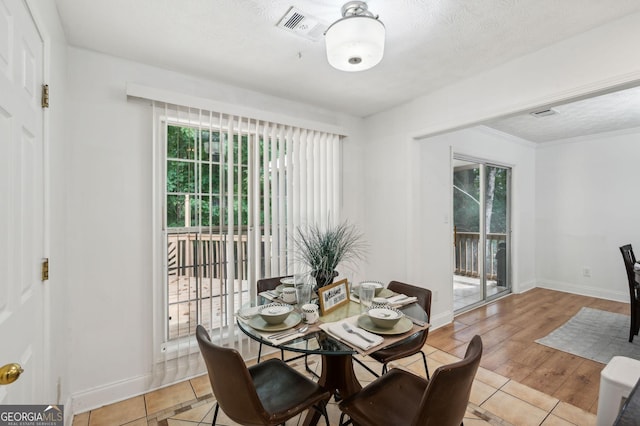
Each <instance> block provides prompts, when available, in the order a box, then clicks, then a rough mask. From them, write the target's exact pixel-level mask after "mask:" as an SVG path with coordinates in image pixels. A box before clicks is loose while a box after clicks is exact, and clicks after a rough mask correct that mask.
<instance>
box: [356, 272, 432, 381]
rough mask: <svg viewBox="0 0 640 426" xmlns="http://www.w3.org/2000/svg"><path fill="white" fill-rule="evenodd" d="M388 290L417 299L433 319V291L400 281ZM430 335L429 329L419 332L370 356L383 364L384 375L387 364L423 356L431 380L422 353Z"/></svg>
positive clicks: (365, 366) (392, 283)
mask: <svg viewBox="0 0 640 426" xmlns="http://www.w3.org/2000/svg"><path fill="white" fill-rule="evenodd" d="M387 288H388V289H389V290H391V291H394V292H396V293H401V294H406V295H407V296H410V297H416V298H417V301H416V302H417V303H418V304H419V305H420V306H421V307H422V309H424V311H425V312H426V313H427V317H428V318H431V290H428V289H426V288H422V287H417V286H414V285H411V284H405V283H401V282H399V281H391V282H390V283H389V285H388V286H387ZM428 335H429V329H426V330H422V331H419V332H418V333H416V334H414V335H413V336H411V337H409V338H408V339H406V340H403V341H402V342H400V343H398V344H396V345H393V346H390V347H387V348H384V349H380V350H378V351H375V352H372V353H371V354H369V356H370V357H371V358H373V359H375V360H376V361H378V362H380V363H382V373H381V374H385V373H386V372H387V364H388V363H390V362H391V361H396V360H398V359H402V358H406V357H409V356H412V355H415V354H418V353H419V354H421V355H422V362H423V363H424V370H425V373H426V375H427V379H428V378H429V368H428V367H427V356H426V355H425V353H424V352H423V351H422V348H423V346H424V344H425V343H426V341H427V336H428ZM354 359H355V360H356V362H358V363H359V364H360V365H361V366H363V367H364V368H365V369H367V370H368V371H369V372H370V373H371V374H373V375H374V376H376V377H379V375H378V373H376V372H375V371H373V370H371V369H370V368H369V367H368V366H367V365H365V364H364V363H362V362H360V360H358V359H357V358H354Z"/></svg>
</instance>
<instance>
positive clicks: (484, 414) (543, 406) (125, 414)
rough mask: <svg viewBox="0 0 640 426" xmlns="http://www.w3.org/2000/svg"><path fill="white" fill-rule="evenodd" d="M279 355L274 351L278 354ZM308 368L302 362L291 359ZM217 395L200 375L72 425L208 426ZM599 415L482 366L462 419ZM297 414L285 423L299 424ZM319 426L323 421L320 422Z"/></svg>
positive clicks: (549, 421)
mask: <svg viewBox="0 0 640 426" xmlns="http://www.w3.org/2000/svg"><path fill="white" fill-rule="evenodd" d="M424 349H425V353H427V356H428V363H429V370H430V371H433V370H435V369H436V368H437V367H439V366H440V365H444V364H449V363H451V362H455V361H457V360H458V358H457V357H455V356H453V355H451V354H448V353H446V352H443V351H440V350H437V349H435V348H433V347H431V346H429V345H425V348H424ZM277 355H278V354H277V353H276V354H274V356H277ZM362 360H363V361H365V362H366V363H367V365H369V366H371V367H372V368H373V369H374V370H378V369H380V368H381V366H380V364H377V363H376V362H375V361H371V359H370V358H366V357H365V358H362ZM318 362H319V358H314V357H310V364H311V365H312V367H313V366H315V367H316V368H319V364H318ZM291 365H295V366H296V368H298V369H299V370H300V371H303V372H304V364H303V362H302V361H301V360H300V361H299V362H298V364H294V363H292V364H291ZM395 366H396V367H400V368H404V369H408V370H409V371H412V372H413V373H415V374H420V375H423V376H424V368H423V366H422V359H421V358H420V356H419V355H416V356H414V357H411V358H407V359H405V360H402V361H401V362H399V363H397V364H396V365H395ZM355 368H356V374H357V375H358V378H359V380H360V382H361V383H362V384H363V386H364V385H366V384H367V383H369V382H370V381H371V380H373V376H371V374H370V373H368V372H367V371H366V370H364V369H363V368H362V367H360V366H359V365H358V364H356V365H355ZM214 401H215V399H214V397H213V395H212V394H211V387H210V386H209V381H208V377H207V376H206V375H204V376H199V377H197V378H195V379H191V380H188V381H185V382H181V383H178V384H175V385H172V386H169V387H166V388H163V389H160V390H157V391H154V392H149V393H147V394H145V395H141V396H137V397H134V398H130V399H127V400H125V401H121V402H118V403H115V404H111V405H107V406H104V407H100V408H97V409H95V410H91V411H89V412H86V413H81V414H78V415H76V416H75V417H74V419H73V425H74V426H89V425H91V426H97V425H107V426H116V425H128V426H142V425H150V426H151V425H160V426H165V425H166V426H196V425H200V424H202V425H210V424H211V421H212V419H213V405H214ZM328 413H329V419H330V421H331V424H332V425H337V424H338V421H339V418H340V410H339V409H338V407H337V404H336V403H335V402H333V400H332V402H331V403H330V404H329V406H328ZM595 421H596V417H595V415H593V414H591V413H588V412H586V411H584V410H581V409H579V408H576V407H574V406H572V405H569V404H566V403H564V402H561V401H559V400H558V399H557V398H553V397H551V396H549V395H545V394H544V393H542V392H539V391H537V390H534V389H532V388H530V387H527V386H524V385H522V384H520V383H518V382H515V381H513V380H509V379H508V378H506V377H503V376H500V375H498V374H496V373H493V372H491V371H489V370H487V369H484V368H482V367H481V368H480V369H479V370H478V373H477V375H476V379H475V381H474V385H473V388H472V390H471V397H470V401H469V407H468V409H467V414H466V416H465V419H464V424H465V425H466V426H481V425H517V426H528V425H544V426H555V425H558V426H563V425H565V426H566V425H579V426H589V425H595ZM299 423H301V422H300V419H299V418H295V419H293V420H291V421H289V422H287V424H291V425H293V424H299ZM217 424H218V425H225V426H226V425H235V424H236V423H234V422H232V421H231V420H229V419H228V418H227V417H226V416H225V415H224V413H222V411H220V412H219V414H218V421H217ZM319 424H320V425H322V424H324V423H323V422H322V421H320V423H319Z"/></svg>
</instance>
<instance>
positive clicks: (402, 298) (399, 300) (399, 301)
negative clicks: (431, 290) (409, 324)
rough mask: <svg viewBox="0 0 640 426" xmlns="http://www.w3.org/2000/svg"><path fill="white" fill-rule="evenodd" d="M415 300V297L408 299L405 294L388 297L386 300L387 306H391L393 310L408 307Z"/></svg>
mask: <svg viewBox="0 0 640 426" xmlns="http://www.w3.org/2000/svg"><path fill="white" fill-rule="evenodd" d="M417 300H418V298H417V297H409V296H407V295H406V294H397V295H395V296H392V297H389V298H388V299H387V301H389V304H390V305H391V306H393V307H394V308H397V307H399V306H404V305H408V304H409V303H413V302H415V301H417Z"/></svg>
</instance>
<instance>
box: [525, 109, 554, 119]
mask: <svg viewBox="0 0 640 426" xmlns="http://www.w3.org/2000/svg"><path fill="white" fill-rule="evenodd" d="M529 114H531V115H533V116H534V117H548V116H550V115H556V114H557V112H556V111H555V110H553V109H551V108H547V109H541V110H539V111H533V112H530V113H529Z"/></svg>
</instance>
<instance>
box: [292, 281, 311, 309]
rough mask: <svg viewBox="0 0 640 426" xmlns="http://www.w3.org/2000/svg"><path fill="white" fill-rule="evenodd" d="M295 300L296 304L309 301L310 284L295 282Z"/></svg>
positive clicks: (299, 304) (304, 303)
mask: <svg viewBox="0 0 640 426" xmlns="http://www.w3.org/2000/svg"><path fill="white" fill-rule="evenodd" d="M295 287H296V301H297V303H298V306H299V307H301V308H302V305H306V304H307V303H309V302H310V301H311V284H306V283H296V284H295Z"/></svg>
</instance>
